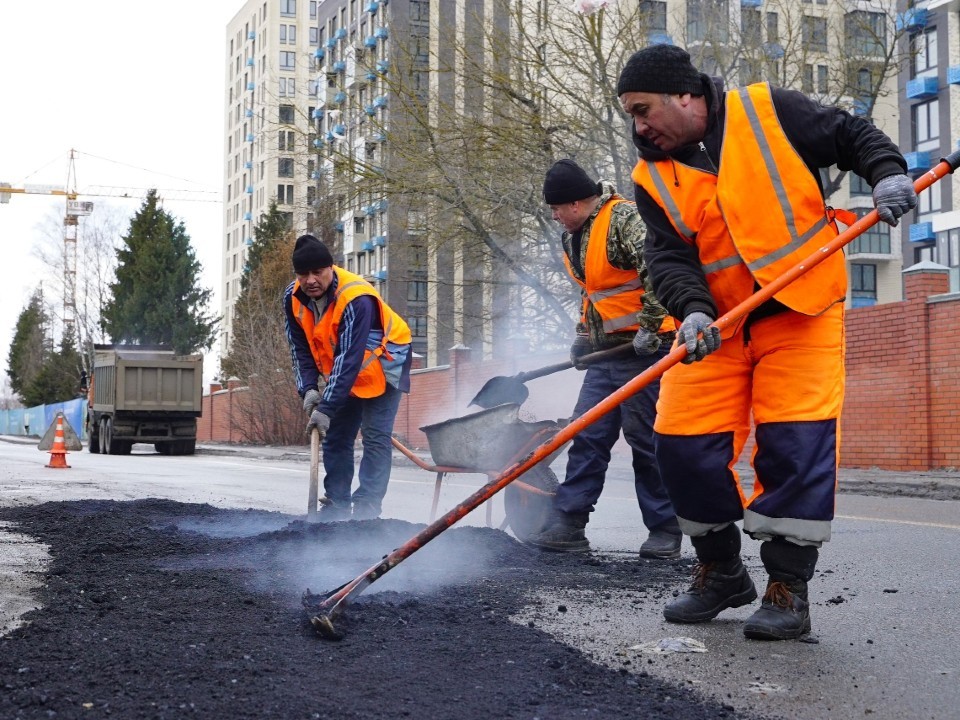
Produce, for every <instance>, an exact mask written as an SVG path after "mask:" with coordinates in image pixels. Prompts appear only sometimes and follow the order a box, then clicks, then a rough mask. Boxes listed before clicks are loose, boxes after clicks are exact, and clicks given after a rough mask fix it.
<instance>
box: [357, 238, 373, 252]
mask: <svg viewBox="0 0 960 720" xmlns="http://www.w3.org/2000/svg"><path fill="white" fill-rule="evenodd" d="M360 249H361V250H363V251H364V252H370V251H371V250H373V242H372V241H370V240H364V241H363V242H362V243H360Z"/></svg>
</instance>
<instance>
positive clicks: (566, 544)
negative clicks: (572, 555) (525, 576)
mask: <svg viewBox="0 0 960 720" xmlns="http://www.w3.org/2000/svg"><path fill="white" fill-rule="evenodd" d="M589 519H590V513H586V512H579V513H565V512H560V511H555V512H554V514H553V516H552V517H551V518H550V521H549V522H548V523H547V526H546V527H545V528H544V529H543V530H541V531H540V532H538V533H535V534H533V535H531V536H530V537H528V538H527V540H526V542H527V544H528V545H533V546H534V547H538V548H540V549H541V550H552V551H554V552H577V553H579V552H587V551H588V550H590V542H589V541H588V540H587V536H586V531H585V528H586V527H587V520H589Z"/></svg>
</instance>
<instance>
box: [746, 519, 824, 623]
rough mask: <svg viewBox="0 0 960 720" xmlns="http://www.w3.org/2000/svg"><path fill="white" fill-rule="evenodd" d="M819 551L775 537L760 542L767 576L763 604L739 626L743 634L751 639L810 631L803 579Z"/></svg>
mask: <svg viewBox="0 0 960 720" xmlns="http://www.w3.org/2000/svg"><path fill="white" fill-rule="evenodd" d="M819 554H820V551H819V550H818V549H817V548H816V547H814V546H812V545H796V544H794V543H791V542H787V541H786V540H785V539H783V538H779V537H778V538H774V539H773V540H768V541H765V542H764V543H763V544H762V545H761V546H760V559H761V560H762V561H763V566H764V567H765V568H766V569H767V573H768V574H769V575H770V580H769V582H768V583H767V591H766V592H765V593H764V594H763V604H762V605H761V606H760V609H759V610H757V611H756V612H755V613H754V614H753V615H752V616H751V617H750V619H749V620H747V622H746V624H745V625H744V626H743V634H744V635H746V636H747V637H748V638H750V639H752V640H792V639H794V638H798V637H800V636H801V635H805V634H807V633H808V632H810V601H809V598H808V595H807V583H808V582H810V579H811V578H812V577H813V571H814V568H815V567H816V565H817V557H818V556H819Z"/></svg>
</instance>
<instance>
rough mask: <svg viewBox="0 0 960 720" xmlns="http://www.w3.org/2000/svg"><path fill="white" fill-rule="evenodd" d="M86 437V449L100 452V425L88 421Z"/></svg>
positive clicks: (96, 452)
mask: <svg viewBox="0 0 960 720" xmlns="http://www.w3.org/2000/svg"><path fill="white" fill-rule="evenodd" d="M87 431H88V435H89V437H88V439H87V450H88V451H90V452H92V453H94V454H99V453H100V426H99V425H97V424H96V423H89V427H88V428H87Z"/></svg>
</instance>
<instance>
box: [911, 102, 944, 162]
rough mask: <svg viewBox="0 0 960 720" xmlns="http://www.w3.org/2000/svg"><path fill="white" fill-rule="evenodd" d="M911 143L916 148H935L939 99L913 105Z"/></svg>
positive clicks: (938, 121)
mask: <svg viewBox="0 0 960 720" xmlns="http://www.w3.org/2000/svg"><path fill="white" fill-rule="evenodd" d="M911 114H912V121H913V144H914V146H915V147H916V149H917V150H935V149H937V147H938V145H939V142H938V141H939V139H940V101H939V100H930V101H929V102H925V103H919V104H917V105H914V106H913V110H912V113H911Z"/></svg>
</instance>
